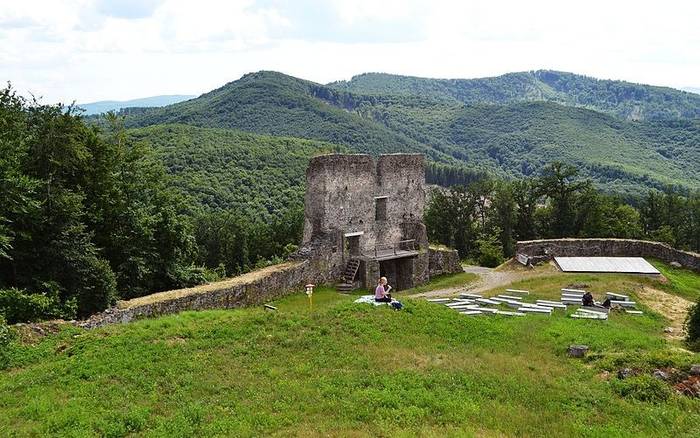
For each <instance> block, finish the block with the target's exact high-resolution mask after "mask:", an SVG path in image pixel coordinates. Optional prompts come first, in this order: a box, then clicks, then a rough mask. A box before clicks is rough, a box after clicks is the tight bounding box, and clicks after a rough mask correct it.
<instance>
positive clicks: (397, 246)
mask: <svg viewBox="0 0 700 438" xmlns="http://www.w3.org/2000/svg"><path fill="white" fill-rule="evenodd" d="M415 250H416V239H409V240H399V241H398V242H396V243H394V244H392V245H377V246H375V247H374V257H375V258H377V257H380V256H381V257H384V256H388V255H399V254H400V253H401V251H404V252H408V251H415Z"/></svg>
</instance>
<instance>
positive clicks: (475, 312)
mask: <svg viewBox="0 0 700 438" xmlns="http://www.w3.org/2000/svg"><path fill="white" fill-rule="evenodd" d="M459 314H460V315H465V316H476V315H482V313H481V312H479V311H478V310H465V311H464V312H459Z"/></svg>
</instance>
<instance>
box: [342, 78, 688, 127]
mask: <svg viewBox="0 0 700 438" xmlns="http://www.w3.org/2000/svg"><path fill="white" fill-rule="evenodd" d="M329 86H331V87H333V88H336V89H340V90H345V91H350V92H354V93H360V94H380V95H383V94H398V95H419V96H423V97H427V96H431V97H435V98H440V99H446V100H454V101H458V102H461V103H466V104H473V103H487V104H509V103H516V102H533V101H547V102H556V103H559V104H562V105H567V106H576V107H583V108H589V109H593V110H597V111H601V112H606V113H609V114H613V115H616V116H619V117H621V118H624V119H628V120H654V119H676V118H687V119H697V118H699V117H700V96H698V95H696V94H693V93H689V92H685V91H680V90H676V89H673V88H668V87H655V86H651V85H643V84H634V83H630V82H625V81H612V80H600V79H595V78H591V77H588V76H583V75H577V74H574V73H566V72H559V71H552V70H537V71H530V72H520V73H509V74H505V75H502V76H497V77H492V78H480V79H430V78H419V77H412V76H399V75H390V74H385V73H365V74H361V75H358V76H355V77H353V78H352V79H351V80H350V81H339V82H333V83H331V84H329Z"/></svg>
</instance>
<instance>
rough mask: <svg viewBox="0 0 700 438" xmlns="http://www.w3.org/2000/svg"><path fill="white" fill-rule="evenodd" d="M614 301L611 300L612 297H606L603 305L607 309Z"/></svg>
mask: <svg viewBox="0 0 700 438" xmlns="http://www.w3.org/2000/svg"><path fill="white" fill-rule="evenodd" d="M611 305H612V303H611V302H610V298H606V299H605V301H603V307H605V308H606V309H609V308H610V306H611Z"/></svg>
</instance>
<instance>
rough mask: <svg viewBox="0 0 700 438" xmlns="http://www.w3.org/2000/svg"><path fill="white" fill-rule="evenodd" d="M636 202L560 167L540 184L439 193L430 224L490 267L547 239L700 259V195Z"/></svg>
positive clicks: (487, 181) (478, 185) (553, 166)
mask: <svg viewBox="0 0 700 438" xmlns="http://www.w3.org/2000/svg"><path fill="white" fill-rule="evenodd" d="M635 201H636V202H635V203H634V205H631V204H629V203H627V202H625V201H624V200H623V199H622V198H621V197H620V196H616V195H610V194H605V193H601V192H600V191H598V190H596V188H595V187H594V185H593V184H592V183H591V181H590V180H587V179H582V178H580V177H579V176H578V171H577V169H576V168H575V167H573V166H570V165H567V164H562V163H559V162H554V163H550V164H549V165H547V166H546V167H545V169H544V170H543V172H542V174H541V175H538V176H536V177H532V178H526V179H521V180H517V181H508V180H498V179H493V178H484V179H476V180H473V181H471V182H469V183H467V184H466V185H464V184H457V185H454V186H452V187H451V188H449V189H438V190H436V191H435V192H434V193H433V194H432V196H431V198H430V202H429V205H428V207H427V209H426V213H425V221H426V225H427V227H428V235H429V238H430V240H431V241H433V242H439V243H443V244H445V245H449V246H452V247H455V248H456V249H457V250H458V251H459V252H460V255H461V256H462V257H463V258H471V259H472V260H474V261H475V262H477V263H479V264H482V265H486V266H497V265H498V264H500V263H501V262H503V261H504V260H505V259H506V258H509V257H512V256H513V255H514V249H515V242H516V241H518V240H531V239H541V238H560V237H617V238H627V239H648V240H654V241H659V242H665V243H668V244H670V245H672V246H673V247H675V248H680V249H685V250H692V251H696V252H697V251H700V192H696V193H693V194H690V195H688V196H683V195H681V194H679V193H677V192H675V191H673V190H668V191H666V192H660V191H650V192H648V193H647V194H645V195H643V196H640V197H638V198H636V199H635Z"/></svg>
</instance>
